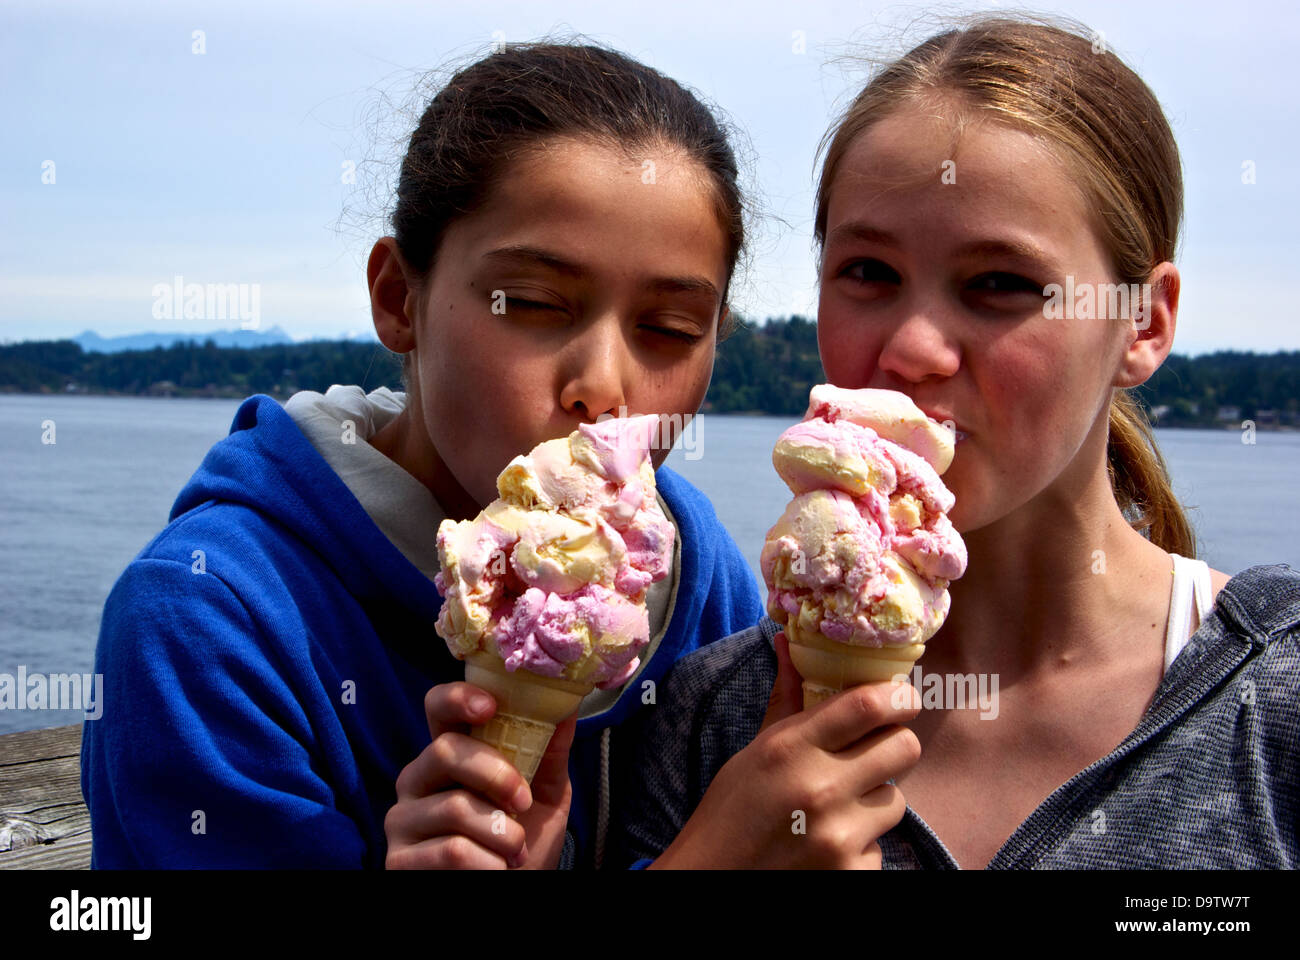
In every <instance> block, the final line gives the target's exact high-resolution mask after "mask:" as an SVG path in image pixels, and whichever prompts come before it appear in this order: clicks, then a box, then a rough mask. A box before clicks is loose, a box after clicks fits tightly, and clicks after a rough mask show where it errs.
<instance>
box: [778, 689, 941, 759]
mask: <svg viewBox="0 0 1300 960" xmlns="http://www.w3.org/2000/svg"><path fill="white" fill-rule="evenodd" d="M920 712H921V695H920V694H918V693H917V692H916V688H915V687H913V686H912V685H911V684H910V683H907V682H902V683H894V682H892V681H880V682H877V683H864V684H862V685H861V686H857V687H851V688H850V689H848V690H844V691H842V692H840V693H837V694H836V695H835V696H833V697H831V698H830V699H829V700H827V701H826V702H825V703H821V704H818V705H817V706H816V707H815V708H814V709H813V710H811V711H809V722H808V723H806V724H802V725H801V727H802V729H803V731H804V734H805V736H808V737H809V738H810V740H811V742H813V743H815V744H816V745H817V746H819V747H821V748H822V749H823V750H829V751H831V752H837V751H840V750H843V749H844V748H845V747H847V746H849V744H852V743H856V742H857V741H858V740H861V739H862V738H863V737H864V736H866V735H867V734H868V733H870V732H871V731H872V730H874V729H876V728H877V727H880V726H885V725H888V724H897V723H906V722H908V721H910V720H915V719H916V717H917V714H919V713H920Z"/></svg>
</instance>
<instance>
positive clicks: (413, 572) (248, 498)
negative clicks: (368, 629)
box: [171, 394, 442, 624]
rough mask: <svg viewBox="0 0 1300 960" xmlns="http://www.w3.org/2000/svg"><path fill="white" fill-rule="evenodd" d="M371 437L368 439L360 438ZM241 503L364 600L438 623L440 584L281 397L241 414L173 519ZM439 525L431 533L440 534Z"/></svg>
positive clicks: (249, 405)
mask: <svg viewBox="0 0 1300 960" xmlns="http://www.w3.org/2000/svg"><path fill="white" fill-rule="evenodd" d="M360 442H364V441H360ZM214 501H215V502H224V503H233V504H239V505H241V506H245V507H248V508H249V509H250V510H253V511H256V512H257V513H258V514H261V515H262V516H263V517H265V518H266V519H268V520H270V521H272V522H274V523H276V524H278V525H280V526H282V527H284V528H285V529H287V530H289V531H291V532H292V533H293V534H294V535H295V536H296V537H297V538H298V539H299V540H301V541H302V542H303V543H304V544H306V545H307V546H308V547H310V548H311V549H312V550H314V551H315V552H316V553H317V554H318V555H320V557H321V558H322V559H323V560H324V561H325V562H326V563H327V564H328V565H329V566H330V567H331V568H332V569H333V570H334V571H335V573H336V574H337V575H338V577H339V579H340V581H342V582H343V584H344V585H345V586H346V587H347V589H348V591H349V592H350V593H352V594H353V595H354V596H356V597H358V598H359V599H361V600H363V601H367V602H369V601H389V602H392V603H395V604H398V605H400V606H401V607H404V608H406V609H407V610H409V611H410V613H411V614H413V615H415V616H417V617H418V618H419V619H422V620H424V619H427V620H428V621H429V622H430V624H432V622H433V621H434V620H436V619H437V615H438V611H439V610H440V609H441V607H442V600H441V598H440V597H439V596H438V591H437V588H436V587H434V585H433V582H432V581H431V580H430V579H429V578H428V577H427V576H425V575H424V574H423V573H422V572H421V571H420V570H419V569H418V568H416V567H415V565H414V564H412V563H411V561H410V560H408V559H407V558H406V557H405V556H404V555H403V554H402V552H401V550H399V549H398V548H397V547H396V546H394V544H393V543H392V541H390V540H389V539H388V537H386V536H385V535H384V533H383V532H382V531H381V530H380V529H379V527H378V526H376V524H375V522H374V521H373V520H372V519H371V518H370V516H369V514H367V513H366V511H365V508H364V507H362V505H361V503H360V502H359V501H358V500H357V498H356V497H355V496H353V494H352V492H351V491H350V490H349V489H348V486H347V484H345V483H344V482H343V480H341V479H340V478H339V476H338V474H337V473H335V472H334V470H333V469H332V468H331V467H330V465H329V464H328V463H326V462H325V460H324V458H323V457H322V456H321V455H320V453H319V452H318V451H317V450H316V448H315V447H314V446H313V445H312V443H311V441H309V440H308V439H307V437H306V436H305V435H304V434H303V432H302V430H300V429H299V428H298V426H297V424H296V423H295V422H294V420H293V418H292V417H291V416H290V415H289V414H288V413H286V412H285V410H284V408H283V407H281V406H280V404H279V403H277V402H276V401H275V400H274V399H273V398H271V397H268V396H266V395H265V394H257V395H255V396H252V397H249V398H248V399H247V400H245V401H244V402H243V403H242V404H241V405H240V407H239V409H238V410H237V411H236V412H235V417H234V420H233V421H232V422H231V425H230V434H229V436H227V437H226V438H225V439H224V440H222V441H220V442H219V443H217V444H216V445H214V446H213V447H212V449H211V450H209V451H208V455H207V456H206V457H204V459H203V462H202V463H201V464H200V465H199V469H198V470H197V471H196V472H195V474H194V476H193V477H191V478H190V480H189V482H188V483H187V484H186V485H185V487H184V488H183V489H182V490H181V492H180V495H179V496H177V498H176V502H175V503H174V504H173V505H172V511H171V519H172V520H173V521H175V520H177V519H178V518H180V517H181V516H182V515H184V514H186V513H189V512H190V511H192V510H194V509H196V508H198V507H200V506H202V505H203V504H205V503H208V502H214ZM436 534H437V531H436V530H430V531H429V538H430V540H432V539H433V538H434V537H435V536H436Z"/></svg>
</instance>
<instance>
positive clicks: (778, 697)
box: [759, 631, 803, 733]
mask: <svg viewBox="0 0 1300 960" xmlns="http://www.w3.org/2000/svg"><path fill="white" fill-rule="evenodd" d="M772 645H773V646H774V647H775V648H776V680H775V681H773V683H772V694H771V696H769V697H768V700H767V714H766V715H765V716H764V717H763V725H762V726H761V727H759V732H760V733H761V732H762V731H764V730H766V729H767V728H768V727H770V726H771V725H772V724H774V723H778V722H780V721H781V720H784V719H785V718H786V717H793V716H794V715H795V714H796V713H799V712H800V711H801V710H803V677H801V676H799V671H797V670H796V669H795V668H794V661H792V660H791V659H790V642H789V641H788V640H786V638H785V632H784V631H782V632H781V633H778V634H777V635H776V639H775V640H774V641H773V644H772Z"/></svg>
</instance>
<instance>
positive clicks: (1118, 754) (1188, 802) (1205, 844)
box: [607, 564, 1300, 869]
mask: <svg viewBox="0 0 1300 960" xmlns="http://www.w3.org/2000/svg"><path fill="white" fill-rule="evenodd" d="M779 629H780V628H779V627H778V626H777V625H776V624H775V623H773V622H772V621H771V620H767V619H765V620H764V621H763V622H761V623H760V624H759V625H757V626H755V627H751V628H750V629H748V630H745V631H742V632H741V633H737V634H733V635H732V636H730V637H727V638H726V639H725V640H720V641H718V642H717V643H713V644H709V645H708V646H706V647H702V648H701V649H699V650H697V651H695V652H694V653H692V654H691V655H690V656H687V657H685V658H683V659H682V660H681V661H680V662H678V663H677V664H676V666H675V667H674V668H673V670H672V672H671V673H670V674H669V675H668V677H667V678H666V680H665V682H664V684H663V685H662V687H661V689H660V691H659V695H658V698H657V700H658V703H657V705H655V706H649V707H647V708H646V709H643V710H641V711H640V713H639V715H638V718H637V722H636V727H637V729H633V730H629V731H627V733H628V736H625V737H620V738H617V739H622V740H623V742H624V743H625V744H627V749H626V750H624V751H623V753H624V754H627V755H628V756H627V757H626V758H625V762H624V763H622V764H618V765H617V769H616V775H617V780H616V782H615V790H616V797H617V799H618V803H617V804H616V809H618V810H619V811H620V813H619V822H618V823H617V824H612V825H611V837H612V838H613V841H614V850H613V854H614V855H613V857H611V858H610V860H609V861H607V862H608V863H609V865H611V866H615V865H619V866H627V865H630V864H632V863H633V861H639V863H638V864H637V865H644V864H645V863H647V862H649V860H650V859H652V858H654V857H656V856H658V855H659V854H660V853H661V852H662V851H663V850H664V849H665V848H667V846H668V845H669V844H670V843H671V842H672V841H673V839H674V838H675V837H676V836H677V833H678V832H679V831H680V830H681V828H682V826H683V824H685V822H686V820H687V819H688V818H689V817H690V815H691V813H692V812H693V811H694V809H695V807H696V806H697V805H698V804H699V802H700V799H701V798H702V797H703V796H704V792H705V790H707V789H708V786H709V783H710V782H711V781H712V779H713V777H714V775H715V774H716V773H717V772H718V770H719V769H720V768H721V767H722V765H723V764H724V763H726V762H727V760H728V759H729V758H730V757H731V756H732V755H734V754H735V753H737V752H738V751H739V750H741V749H743V748H744V747H745V746H746V745H747V744H748V743H749V742H750V741H751V740H753V739H754V737H755V736H756V735H757V734H758V729H759V726H760V725H761V724H762V720H763V716H764V714H765V713H766V712H767V701H768V696H769V693H770V691H771V689H772V683H773V681H774V680H775V678H776V654H775V652H774V650H773V648H772V638H773V637H774V636H775V634H776V633H777V631H778V630H779ZM622 732H623V731H619V733H622ZM634 745H635V746H634ZM633 755H634V756H633ZM1298 808H1300V573H1297V572H1296V571H1294V570H1292V569H1291V568H1290V567H1289V566H1287V565H1286V564H1277V565H1273V566H1258V567H1251V568H1250V569H1249V570H1245V571H1243V572H1241V573H1239V574H1237V575H1236V576H1235V577H1233V578H1232V579H1231V580H1229V581H1228V583H1227V584H1226V585H1225V586H1224V588H1223V590H1222V591H1221V592H1220V594H1219V596H1218V599H1217V601H1216V603H1215V606H1214V609H1213V611H1212V612H1211V613H1210V615H1209V616H1207V617H1206V618H1205V620H1204V621H1203V622H1202V623H1201V625H1200V626H1199V628H1198V629H1197V631H1196V633H1195V634H1193V635H1192V637H1191V639H1190V640H1189V641H1188V643H1187V646H1186V647H1185V648H1184V649H1183V651H1182V652H1181V653H1180V654H1179V655H1178V657H1177V659H1176V660H1175V661H1174V662H1173V664H1172V665H1171V666H1170V668H1169V671H1168V672H1167V673H1166V674H1165V676H1164V679H1163V680H1162V681H1161V683H1160V686H1159V687H1158V688H1157V690H1156V694H1155V697H1154V699H1153V701H1152V703H1151V706H1150V707H1149V708H1148V710H1147V712H1146V714H1145V715H1144V716H1143V717H1142V720H1141V721H1140V722H1139V724H1138V726H1137V729H1135V730H1134V731H1133V732H1132V733H1131V734H1129V735H1128V737H1127V738H1125V740H1124V741H1123V742H1122V743H1121V744H1120V745H1119V746H1118V747H1116V748H1115V750H1114V751H1112V752H1111V753H1110V754H1108V755H1107V756H1105V757H1103V758H1102V759H1100V760H1098V761H1097V762H1095V763H1093V764H1092V765H1091V766H1089V767H1088V768H1087V769H1086V770H1083V771H1081V772H1080V773H1078V774H1076V775H1075V776H1074V777H1072V778H1071V779H1070V780H1069V781H1067V782H1066V783H1065V784H1063V785H1062V786H1060V787H1058V788H1057V789H1056V791H1055V792H1053V793H1052V794H1051V795H1050V796H1049V797H1048V798H1047V799H1046V800H1044V801H1043V803H1042V804H1040V805H1039V807H1038V808H1037V809H1036V810H1034V812H1033V813H1032V814H1030V816H1029V817H1028V819H1026V820H1025V821H1024V822H1023V823H1022V824H1020V826H1019V827H1018V828H1017V829H1016V830H1015V832H1014V833H1012V835H1011V836H1010V837H1009V838H1008V839H1007V841H1006V842H1005V843H1004V844H1003V845H1002V847H1001V849H1000V850H998V852H997V854H996V855H995V856H994V858H993V860H992V861H991V862H990V863H989V869H1079V868H1085V869H1087V868H1091V869H1099V868H1100V869H1149V868H1237V869H1241V868H1247V869H1251V868H1253V869H1259V868H1287V869H1294V868H1296V867H1297V866H1300V834H1298V829H1300V828H1298V825H1297V818H1296V815H1297V809H1298ZM1099 811H1100V813H1098V812H1099ZM879 842H880V849H881V854H882V858H883V864H884V866H885V867H886V868H887V869H957V867H958V865H957V862H956V861H955V860H954V859H953V857H952V855H951V854H950V853H949V852H948V850H947V849H946V848H945V847H944V845H943V843H942V842H941V841H940V840H939V838H938V837H937V836H935V834H934V832H933V831H932V830H931V829H930V827H929V826H928V825H927V824H926V823H925V822H924V821H923V820H922V819H921V818H920V817H919V816H917V815H916V813H915V811H913V810H912V809H911V808H910V807H908V809H907V812H906V814H905V815H904V817H903V820H902V821H901V822H900V823H899V824H898V825H897V826H896V827H894V828H893V829H892V830H890V831H889V832H888V833H886V834H885V835H883V836H882V837H881V838H880V841H879Z"/></svg>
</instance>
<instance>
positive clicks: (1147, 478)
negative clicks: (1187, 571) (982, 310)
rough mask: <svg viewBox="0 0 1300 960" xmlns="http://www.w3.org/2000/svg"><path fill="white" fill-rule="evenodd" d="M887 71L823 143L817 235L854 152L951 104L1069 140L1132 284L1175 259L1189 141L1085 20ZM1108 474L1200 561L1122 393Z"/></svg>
mask: <svg viewBox="0 0 1300 960" xmlns="http://www.w3.org/2000/svg"><path fill="white" fill-rule="evenodd" d="M958 23H959V24H960V26H959V27H958V28H956V29H951V30H948V31H946V32H944V33H940V34H938V35H937V36H933V37H931V38H930V39H928V40H926V41H925V42H924V43H922V44H920V45H919V46H917V47H915V48H914V49H912V50H911V51H910V52H908V53H907V54H905V55H903V56H902V57H901V58H899V59H896V60H893V61H891V62H889V63H887V64H885V65H884V66H883V68H882V69H881V70H879V71H878V72H877V73H876V74H875V76H874V77H873V78H872V79H871V81H870V82H869V83H868V84H867V85H866V87H865V88H864V89H863V90H862V92H861V93H859V94H858V96H857V97H856V98H855V99H854V100H853V102H852V103H851V104H850V105H849V107H848V109H847V110H846V111H845V113H844V115H843V116H842V117H841V118H840V120H839V122H838V123H836V124H835V125H834V126H833V127H832V128H831V129H830V130H829V131H828V132H827V134H826V137H825V138H823V140H822V144H821V148H820V149H819V153H820V152H821V151H822V150H824V151H825V160H824V162H823V164H822V170H821V176H820V178H819V180H818V184H817V208H816V219H815V221H814V235H815V237H816V239H817V243H818V246H819V247H821V246H823V245H824V243H825V238H826V214H827V208H828V205H829V202H830V189H831V186H832V184H833V183H834V181H835V175H836V172H837V170H838V168H839V165H840V163H841V161H842V160H843V157H844V154H845V152H846V151H847V149H848V148H849V146H850V144H851V143H852V142H853V141H854V140H855V139H857V137H858V136H860V135H861V134H862V133H863V132H864V131H866V130H867V129H868V128H869V127H871V126H872V125H873V124H875V123H878V122H880V121H881V120H883V119H884V118H885V117H886V116H888V115H889V114H891V113H892V112H894V111H895V110H897V109H898V108H899V107H900V106H901V105H903V104H905V103H908V102H909V101H910V102H917V101H923V102H924V101H926V100H931V99H933V98H936V97H940V98H941V97H945V96H948V97H950V98H951V99H952V100H954V101H955V102H956V103H957V105H958V107H959V113H961V114H962V116H960V117H958V118H955V120H954V122H955V131H956V135H959V133H960V130H961V127H962V125H963V124H964V123H966V122H969V119H970V118H969V117H968V116H966V115H965V114H966V111H970V113H972V114H975V113H978V114H979V115H980V116H982V117H987V118H989V119H993V120H995V121H997V122H1000V123H1003V124H1006V125H1008V126H1011V127H1015V128H1018V129H1021V130H1025V131H1027V132H1030V133H1032V134H1036V135H1038V136H1040V137H1042V138H1043V139H1044V140H1045V141H1046V142H1048V143H1050V144H1053V145H1055V146H1056V147H1057V148H1058V153H1059V155H1060V156H1061V157H1062V159H1063V160H1064V161H1065V162H1067V163H1069V164H1071V165H1072V167H1073V168H1074V170H1075V172H1076V174H1077V178H1078V183H1079V186H1080V188H1081V189H1082V191H1083V193H1084V195H1085V196H1086V197H1088V198H1089V200H1090V203H1089V209H1091V210H1094V211H1095V217H1094V223H1093V229H1094V231H1095V232H1096V234H1097V236H1098V237H1099V238H1100V240H1101V242H1102V245H1103V247H1104V248H1105V249H1106V250H1107V251H1108V252H1109V254H1110V257H1111V261H1112V268H1113V270H1114V272H1115V274H1116V276H1117V278H1118V279H1119V280H1120V281H1121V282H1123V283H1138V284H1141V283H1143V282H1148V279H1149V277H1150V275H1151V272H1152V270H1154V269H1155V267H1156V266H1158V265H1159V264H1161V263H1163V262H1165V261H1167V260H1172V259H1173V258H1174V254H1175V250H1176V248H1177V244H1178V234H1179V229H1180V227H1181V224H1182V216H1183V181H1182V169H1181V163H1180V161H1179V156H1178V146H1177V144H1176V143H1175V142H1174V136H1173V132H1172V131H1171V130H1170V129H1169V123H1168V121H1167V120H1166V119H1165V115H1164V112H1163V111H1162V110H1161V107H1160V104H1159V102H1158V101H1157V100H1156V98H1155V95H1154V94H1152V92H1151V90H1150V89H1149V88H1148V87H1147V86H1146V84H1145V83H1143V82H1142V80H1141V78H1140V77H1138V75H1137V74H1136V73H1134V72H1133V71H1132V70H1131V69H1130V68H1129V67H1128V66H1126V65H1125V64H1124V63H1123V61H1121V60H1120V59H1119V57H1117V56H1115V54H1113V53H1111V52H1110V51H1109V50H1107V49H1106V48H1105V45H1104V41H1102V40H1101V39H1100V37H1099V36H1096V35H1094V34H1092V33H1091V31H1089V30H1088V28H1087V27H1085V26H1083V25H1082V24H1079V23H1077V22H1074V21H1067V20H1064V19H1060V18H1052V19H1049V18H1045V17H1038V16H1033V15H1024V16H1016V17H1011V16H1007V15H993V16H988V15H984V16H975V17H971V18H965V19H963V20H960V21H958ZM1109 427H1110V432H1109V439H1108V441H1107V449H1106V453H1107V473H1108V475H1109V477H1110V482H1111V489H1112V490H1113V491H1114V494H1115V501H1116V503H1117V504H1118V505H1119V507H1120V509H1121V510H1122V511H1123V512H1124V515H1125V517H1126V518H1127V519H1128V521H1129V524H1130V525H1131V526H1132V527H1133V528H1134V529H1135V530H1138V531H1140V532H1142V533H1143V534H1144V535H1146V536H1147V537H1149V538H1150V540H1151V542H1152V543H1154V544H1156V545H1157V546H1159V547H1160V548H1161V549H1163V550H1166V551H1168V552H1171V553H1178V554H1181V555H1183V556H1185V557H1195V556H1196V540H1195V537H1194V535H1193V533H1192V529H1191V526H1190V525H1189V524H1188V522H1187V518H1186V515H1185V514H1184V513H1183V509H1182V507H1181V505H1180V504H1179V503H1178V500H1177V498H1176V497H1175V496H1174V494H1173V489H1172V487H1171V486H1170V482H1169V471H1168V469H1167V468H1166V466H1165V461H1164V458H1163V457H1162V456H1161V455H1160V451H1159V449H1158V448H1157V447H1156V442H1155V436H1154V434H1153V433H1152V430H1151V424H1150V422H1149V421H1148V420H1147V417H1146V415H1145V413H1144V412H1143V410H1142V407H1141V406H1139V405H1138V403H1137V401H1136V400H1135V399H1134V397H1133V396H1132V394H1131V393H1130V391H1129V390H1127V389H1122V388H1116V389H1115V390H1113V391H1112V394H1111V401H1110V413H1109Z"/></svg>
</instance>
